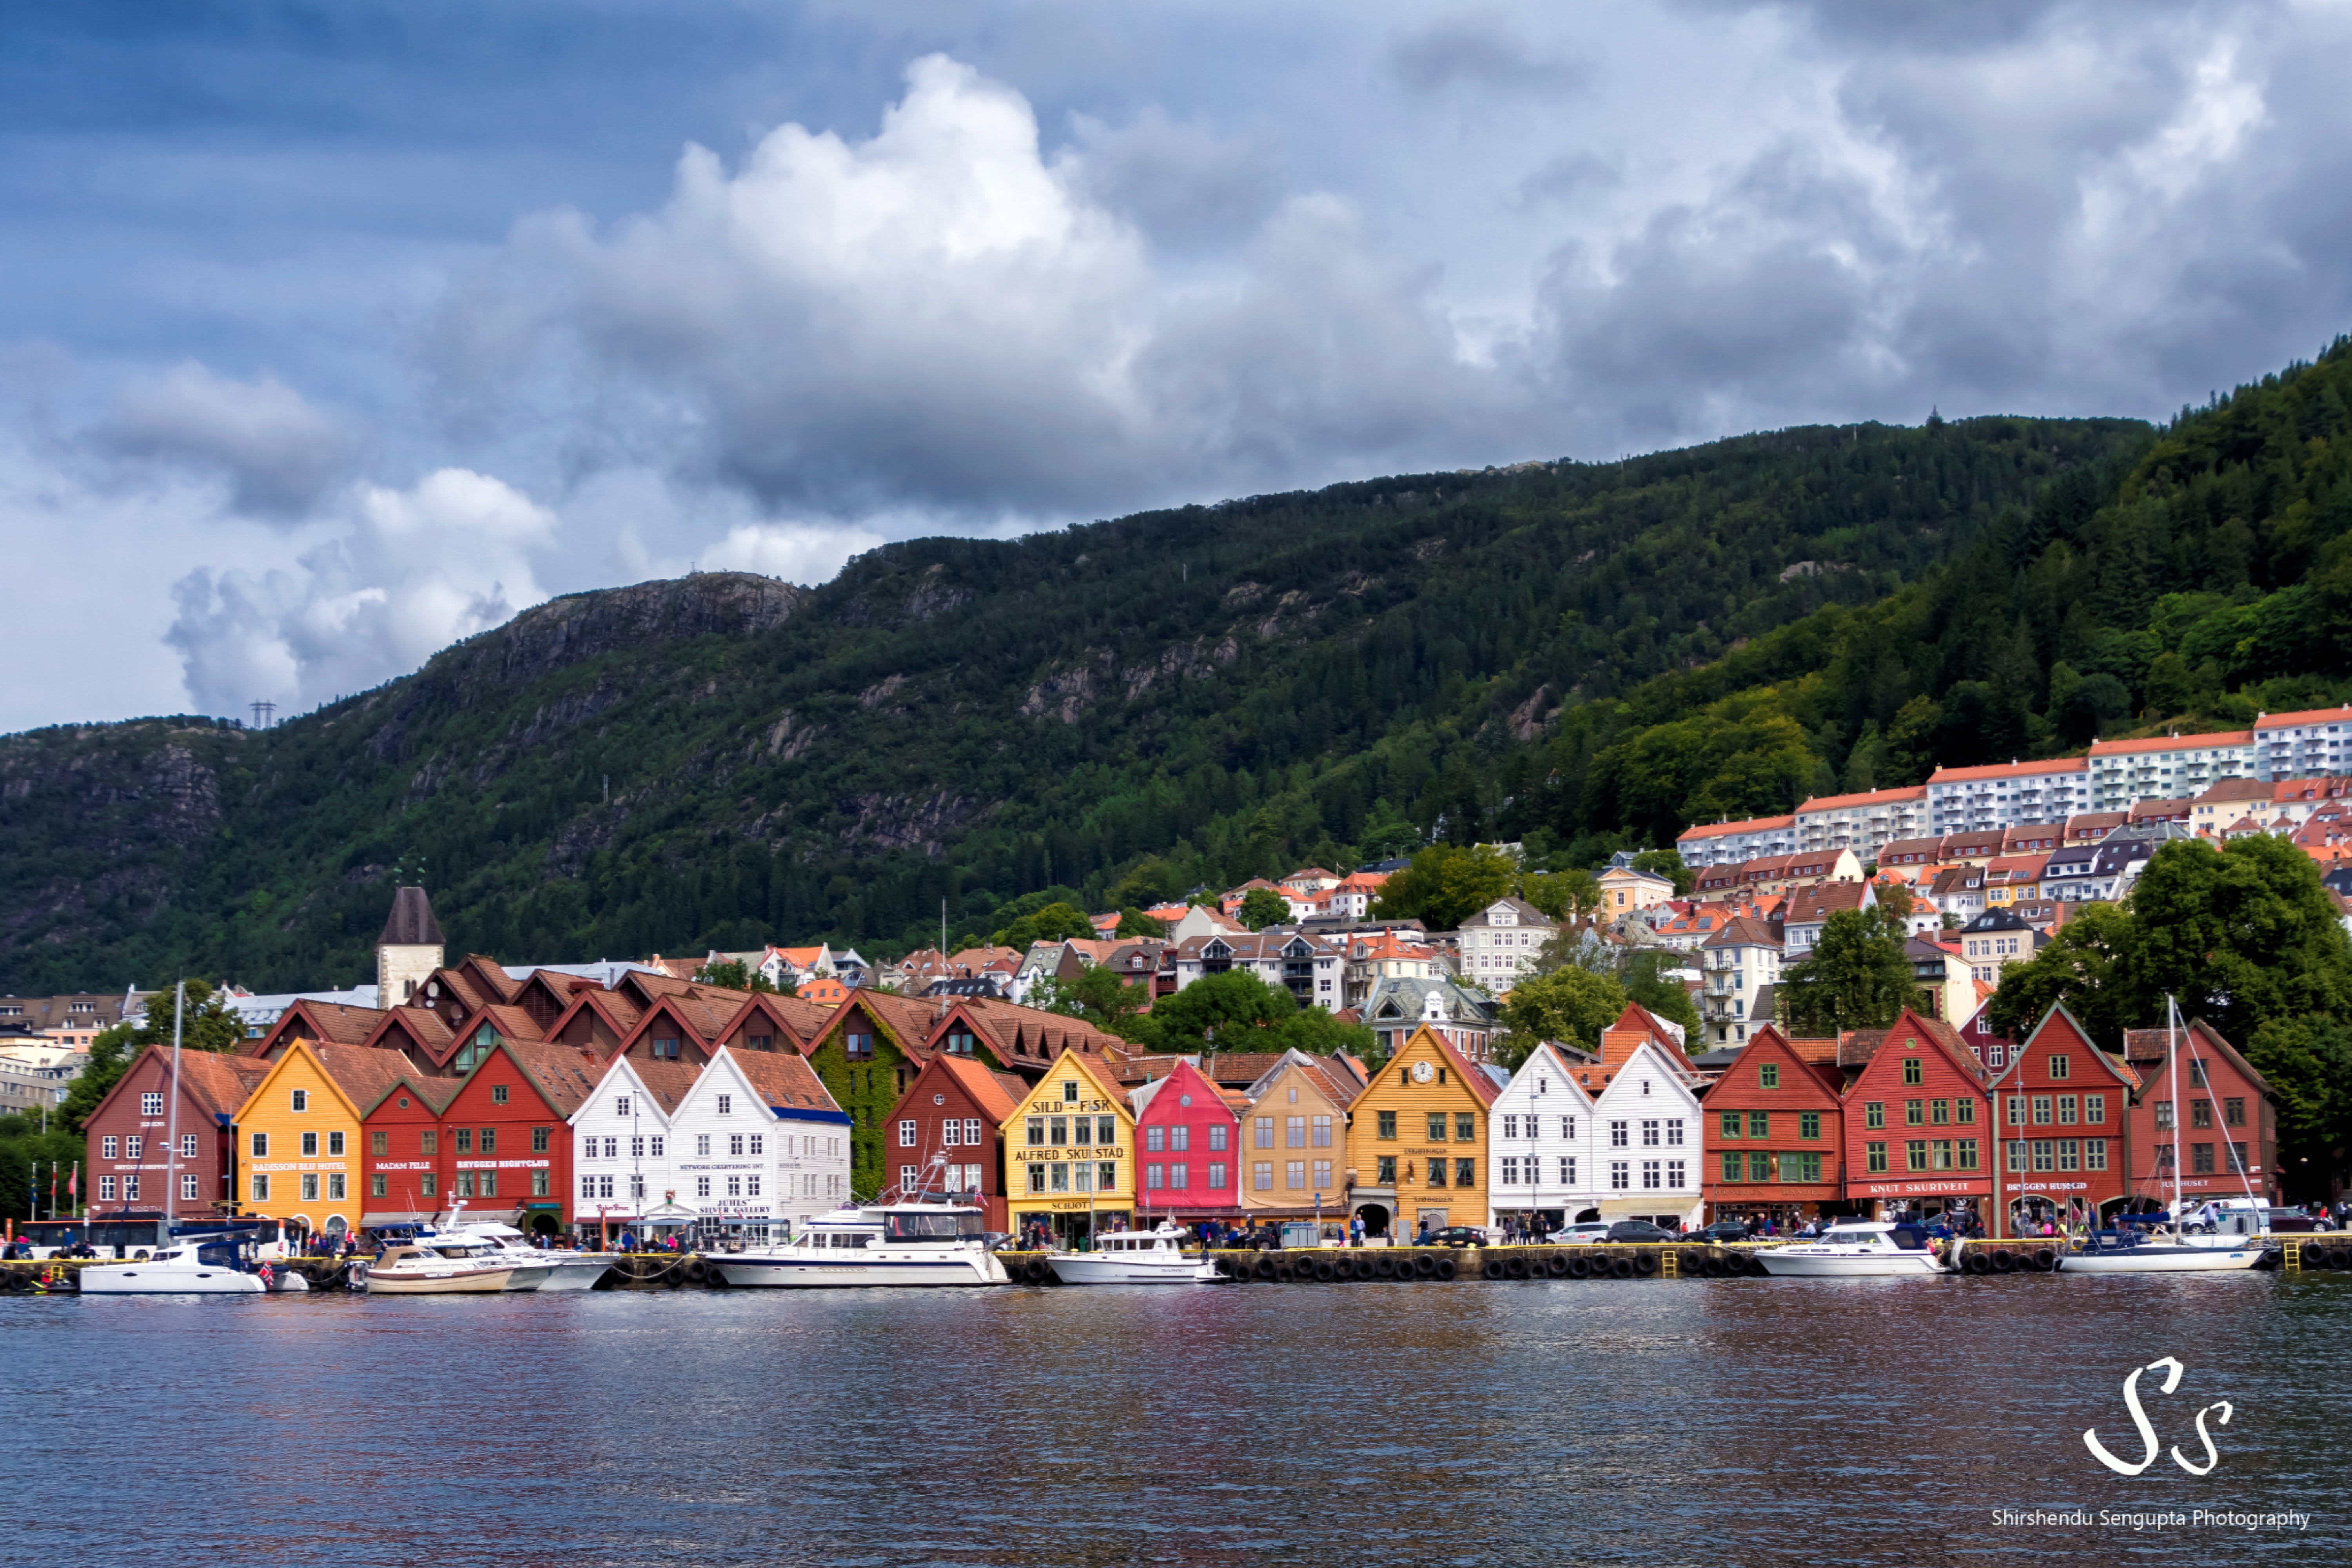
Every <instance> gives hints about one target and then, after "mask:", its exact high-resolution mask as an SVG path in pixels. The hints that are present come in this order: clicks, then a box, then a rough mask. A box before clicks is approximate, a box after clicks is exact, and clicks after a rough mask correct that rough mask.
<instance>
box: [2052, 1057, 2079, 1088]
mask: <svg viewBox="0 0 2352 1568" xmlns="http://www.w3.org/2000/svg"><path fill="white" fill-rule="evenodd" d="M2073 1068H2074V1060H2073V1058H2070V1057H2064V1056H2053V1057H2052V1058H2050V1081H2051V1082H2053V1083H2057V1082H2060V1081H2062V1080H2063V1079H2065V1077H2066V1075H2067V1074H2068V1073H2069V1072H2071V1071H2072V1070H2073Z"/></svg>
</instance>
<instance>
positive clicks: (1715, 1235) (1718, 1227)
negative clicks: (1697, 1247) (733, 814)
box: [1698, 1219, 1748, 1242]
mask: <svg viewBox="0 0 2352 1568" xmlns="http://www.w3.org/2000/svg"><path fill="white" fill-rule="evenodd" d="M1698 1234H1699V1238H1700V1239H1701V1240H1703V1241H1717V1242H1720V1241H1746V1240H1747V1239H1748V1222H1747V1221H1746V1220H1738V1219H1719V1220H1717V1221H1716V1222H1715V1223H1714V1224H1713V1225H1711V1226H1707V1227H1706V1229H1705V1230H1703V1231H1700V1232H1699V1233H1698Z"/></svg>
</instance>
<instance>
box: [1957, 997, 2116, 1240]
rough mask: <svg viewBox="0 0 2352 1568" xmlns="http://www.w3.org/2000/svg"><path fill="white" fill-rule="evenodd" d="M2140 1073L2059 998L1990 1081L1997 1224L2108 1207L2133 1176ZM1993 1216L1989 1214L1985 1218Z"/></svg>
mask: <svg viewBox="0 0 2352 1568" xmlns="http://www.w3.org/2000/svg"><path fill="white" fill-rule="evenodd" d="M2138 1087H2139V1080H2138V1078H2137V1075H2136V1074H2134V1073H2133V1072H2132V1070H2131V1069H2130V1068H2128V1067H2126V1066H2125V1065H2124V1064H2123V1063H2122V1062H2120V1061H2117V1060H2116V1058H2113V1057H2111V1056H2109V1055H2108V1054H2107V1053H2106V1052H2105V1051H2103V1050H2101V1049H2099V1048H2098V1047H2096V1046H2095V1045H2093V1044H2092V1043H2091V1037H2090V1036H2089V1035H2088V1034H2086V1033H2085V1032H2084V1029H2083V1026H2081V1025H2080V1024H2077V1023H2076V1022H2075V1021H2074V1015H2072V1014H2071V1013H2069V1012H2067V1011H2066V1009H2065V1008H2064V1007H2063V1006H2060V1007H2053V1008H2051V1009H2050V1011H2049V1012H2048V1013H2046V1014H2044V1015H2043V1016H2042V1022H2041V1023H2039V1024H2037V1025H2035V1026H2034V1028H2033V1032H2032V1034H2031V1035H2028V1036H2027V1037H2026V1038H2025V1043H2024V1044H2023V1045H2021V1046H2020V1047H2017V1049H2016V1050H2015V1051H2014V1052H2012V1053H2011V1060H2010V1064H2009V1068H2008V1070H2006V1071H2005V1072H2003V1073H2001V1074H2000V1076H1999V1077H1998V1078H1996V1079H1995V1080H1994V1082H1993V1093H1994V1096H1995V1099H1996V1118H1995V1136H1996V1138H1997V1139H1998V1141H1999V1142H2000V1154H1999V1156H1998V1158H1999V1162H2000V1173H2001V1199H2002V1205H2001V1206H2002V1212H2001V1214H2000V1215H1999V1216H1998V1218H1999V1219H2000V1232H1999V1234H2002V1235H2009V1236H2014V1235H2017V1234H2019V1230H2018V1226H2019V1225H2020V1223H2021V1221H2025V1220H2029V1219H2037V1218H2040V1217H2042V1216H2043V1215H2049V1216H2051V1217H2054V1218H2056V1219H2058V1220H2059V1221H2061V1222H2062V1223H2064V1222H2066V1221H2069V1220H2071V1221H2073V1222H2074V1223H2077V1224H2080V1223H2082V1222H2083V1221H2084V1220H2087V1219H2093V1218H2099V1217H2105V1216H2107V1215H2112V1214H2113V1213H2114V1212H2115V1210H2116V1208H2117V1207H2118V1206H2120V1205H2121V1202H2122V1200H2123V1198H2124V1196H2125V1194H2126V1190H2127V1188H2128V1185H2129V1177H2128V1174H2127V1171H2128V1166H2129V1162H2130V1151H2129V1133H2128V1131H2127V1129H2128V1124H2129V1122H2128V1119H2129V1113H2130V1107H2131V1100H2132V1094H2133V1092H2134V1090H2136V1089H2137V1088H2138ZM1989 1223H1990V1221H1989Z"/></svg>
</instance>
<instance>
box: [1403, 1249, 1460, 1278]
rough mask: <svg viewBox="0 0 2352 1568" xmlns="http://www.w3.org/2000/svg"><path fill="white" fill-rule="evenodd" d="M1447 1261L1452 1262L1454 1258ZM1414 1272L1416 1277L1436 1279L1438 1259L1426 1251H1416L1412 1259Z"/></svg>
mask: <svg viewBox="0 0 2352 1568" xmlns="http://www.w3.org/2000/svg"><path fill="white" fill-rule="evenodd" d="M1447 1261H1449V1262H1451V1261H1452V1259H1450V1258H1449V1259H1448V1260H1447ZM1412 1273H1413V1278H1414V1279H1436V1278H1437V1259H1436V1258H1433V1257H1431V1256H1430V1255H1429V1254H1428V1253H1426V1252H1421V1253H1415V1254H1414V1255H1413V1259H1412Z"/></svg>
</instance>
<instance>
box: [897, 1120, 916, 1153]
mask: <svg viewBox="0 0 2352 1568" xmlns="http://www.w3.org/2000/svg"><path fill="white" fill-rule="evenodd" d="M914 1146H915V1124H914V1123H913V1122H912V1121H901V1122H900V1123H898V1147H899V1148H901V1149H911V1148H913V1147H914Z"/></svg>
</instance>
